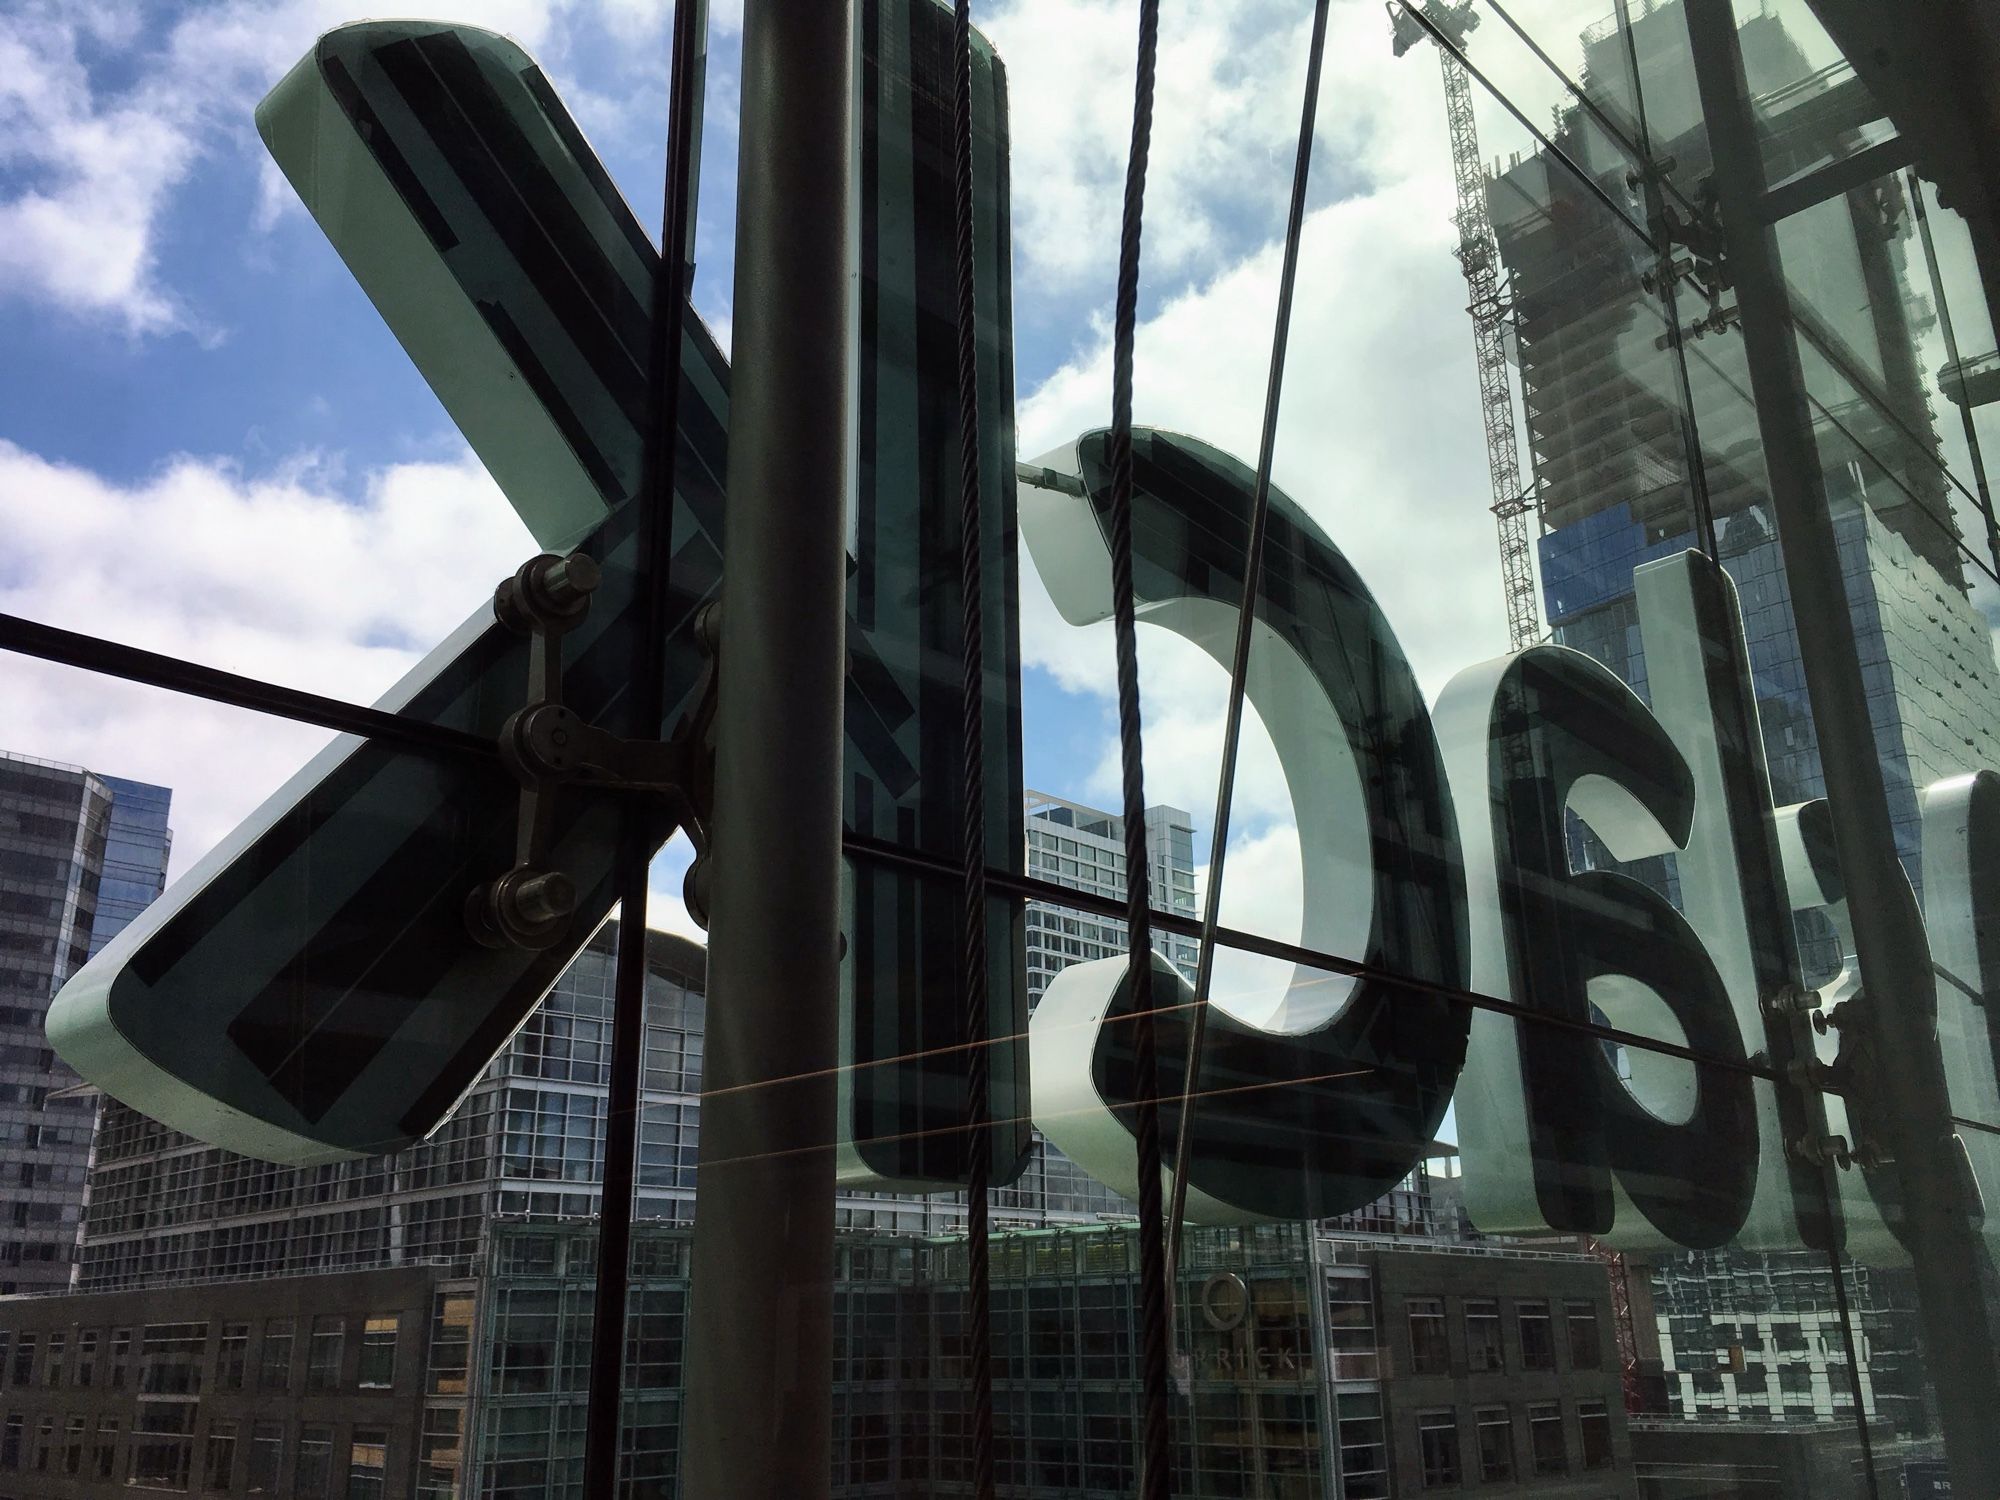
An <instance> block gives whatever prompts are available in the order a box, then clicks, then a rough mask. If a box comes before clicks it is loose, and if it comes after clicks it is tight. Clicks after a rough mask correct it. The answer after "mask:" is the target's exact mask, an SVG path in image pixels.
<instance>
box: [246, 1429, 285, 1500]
mask: <svg viewBox="0 0 2000 1500" xmlns="http://www.w3.org/2000/svg"><path fill="white" fill-rule="evenodd" d="M284 1467H285V1424H284V1423H283V1422H259V1423H258V1424H257V1425H256V1426H255V1427H253V1428H251V1429H250V1473H249V1476H248V1478H247V1479H246V1481H245V1483H244V1489H245V1490H246V1491H247V1492H248V1493H250V1494H252V1495H275V1494H277V1493H278V1477H279V1474H280V1472H281V1471H282V1470H283V1469H284Z"/></svg>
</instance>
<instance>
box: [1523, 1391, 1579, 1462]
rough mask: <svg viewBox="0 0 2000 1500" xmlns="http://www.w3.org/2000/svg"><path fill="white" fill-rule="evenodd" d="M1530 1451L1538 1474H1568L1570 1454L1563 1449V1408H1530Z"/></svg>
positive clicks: (1548, 1406)
mask: <svg viewBox="0 0 2000 1500" xmlns="http://www.w3.org/2000/svg"><path fill="white" fill-rule="evenodd" d="M1528 1451H1529V1452H1531V1453H1532V1454H1534V1457H1535V1472H1536V1473H1537V1474H1567V1473H1568V1472H1569V1452H1568V1450H1567V1449H1565V1448H1564V1447H1563V1418H1562V1408H1561V1407H1560V1406H1556V1405H1554V1404H1553V1403H1551V1404H1550V1405H1547V1406H1531V1407H1529V1408H1528Z"/></svg>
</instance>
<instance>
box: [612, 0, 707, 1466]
mask: <svg viewBox="0 0 2000 1500" xmlns="http://www.w3.org/2000/svg"><path fill="white" fill-rule="evenodd" d="M707 23H708V7H707V5H706V4H705V3H703V0H681V3H680V4H678V5H676V6H675V7H674V30H673V50H672V54H671V60H670V63H669V69H670V72H669V85H668V98H667V163H666V174H665V175H666V182H665V189H666V191H665V198H666V201H665V204H664V206H663V207H662V209H661V224H660V259H659V265H658V267H657V269H656V270H655V272H654V276H653V308H652V320H651V327H650V328H649V329H648V337H647V372H646V373H647V376H648V385H649V390H648V392H647V407H648V410H647V413H646V417H647V421H646V429H645V447H644V450H643V452H642V454H641V470H640V478H639V490H638V493H637V494H636V495H634V496H633V498H632V499H631V501H629V502H628V503H630V504H632V505H637V506H640V507H642V508H641V509H640V511H639V514H638V523H639V524H638V537H637V541H638V548H637V550H638V562H639V568H640V570H641V571H640V573H639V577H638V583H639V589H640V599H639V603H640V608H639V609H638V611H637V612H636V613H637V616H638V618H637V620H636V621H635V622H634V624H635V628H636V629H637V630H638V631H639V632H640V634H639V637H638V639H637V641H636V642H635V643H634V645H635V650H634V651H633V654H632V695H631V697H632V724H631V730H630V732H631V733H633V734H635V735H638V736H641V737H643V738H646V739H655V738H657V737H658V736H659V733H660V727H661V724H660V721H661V717H662V715H663V714H664V712H665V702H664V693H665V684H664V680H663V679H664V669H665V652H666V641H667V635H668V621H667V606H668V598H667V575H668V571H669V569H670V568H671V566H672V562H673V526H672V524H671V521H672V515H673V505H674V479H675V469H676V463H675V460H676V458H677V456H678V454H679V451H680V393H681V347H682V342H683V328H684V325H685V313H684V311H683V309H684V307H685V306H686V303H687V290H688V287H687V264H686V261H685V260H684V258H683V256H684V249H685V246H686V244H687V220H688V218H689V216H690V205H691V202H692V199H693V191H692V183H693V180H694V174H695V172H696V170H697V163H696V161H695V159H694V137H695V133H696V125H695V121H696V119H697V118H698V116H699V114H700V101H699V98H698V95H699V92H700V85H699V81H698V77H697V72H696V69H697V58H698V49H699V48H700V47H701V33H702V30H703V29H704V28H705V27H706V26H707ZM656 826H657V825H656V820H655V819H654V818H652V817H650V816H647V815H646V814H644V813H642V812H640V811H639V810H637V809H634V810H632V811H630V812H628V813H627V815H626V817H625V822H624V827H623V829H622V830H621V831H620V836H619V841H618V855H617V864H616V866H615V871H614V876H613V879H614V882H615V884H616V888H617V892H618V902H619V925H618V945H617V958H616V961H615V968H614V972H613V979H612V1009H611V1070H610V1091H609V1096H608V1098H607V1100H606V1105H605V1133H604V1176H603V1186H602V1189H601V1191H600V1193H599V1197H598V1235H597V1284H596V1287H595V1290H594V1292H593V1297H592V1307H591V1347H590V1384H589V1390H588V1396H587V1402H586V1405H585V1408H584V1448H583V1489H584V1493H585V1494H589V1495H609V1494H611V1493H613V1491H614V1490H615V1488H616V1487H617V1483H618V1430H619V1417H620V1415H621V1413H622V1411H623V1408H624V1400H623V1397H624V1381H625V1325H626V1320H627V1313H628V1307H627V1303H628V1288H629V1286H630V1277H631V1250H632V1197H633V1185H634V1184H633V1178H634V1169H635V1166H636V1161H635V1158H636V1156H637V1140H636V1136H637V1126H638V1121H637V1119H636V1116H637V1114H638V1108H639V1094H640V1088H639V1086H640V1081H641V1080H640V1074H641V1072H642V1068H643V1063H644V1060H645V1030H646V986H647V980H648V977H649V976H650V973H651V968H652V965H651V963H650V962H649V955H648V953H647V948H648V943H647V937H646V901H647V885H648V878H647V877H648V875H649V873H650V870H651V866H652V861H653V851H654V849H655V848H656V847H657V842H656V838H655V830H656Z"/></svg>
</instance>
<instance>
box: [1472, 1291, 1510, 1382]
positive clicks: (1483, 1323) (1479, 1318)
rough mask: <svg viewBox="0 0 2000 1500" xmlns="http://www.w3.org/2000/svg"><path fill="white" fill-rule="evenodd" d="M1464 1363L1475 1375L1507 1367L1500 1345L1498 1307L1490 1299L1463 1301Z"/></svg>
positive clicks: (1497, 1304) (1498, 1305)
mask: <svg viewBox="0 0 2000 1500" xmlns="http://www.w3.org/2000/svg"><path fill="white" fill-rule="evenodd" d="M1465 1364H1466V1368H1467V1369H1469V1370H1471V1371H1473V1372H1474V1373H1475V1374H1477V1373H1479V1372H1480V1371H1485V1370H1504V1369H1506V1368H1507V1357H1506V1355H1505V1353H1504V1352H1503V1351H1502V1349H1501V1345H1500V1304H1499V1303H1498V1302H1495V1301H1493V1300H1492V1299H1491V1298H1488V1297H1479V1298H1468V1299H1466V1303H1465Z"/></svg>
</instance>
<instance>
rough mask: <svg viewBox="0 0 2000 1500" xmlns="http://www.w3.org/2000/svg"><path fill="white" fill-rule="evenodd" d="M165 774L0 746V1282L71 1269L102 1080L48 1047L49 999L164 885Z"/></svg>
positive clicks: (68, 1273) (32, 1286)
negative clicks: (102, 769)
mask: <svg viewBox="0 0 2000 1500" xmlns="http://www.w3.org/2000/svg"><path fill="white" fill-rule="evenodd" d="M171 795H172V794H171V793H170V792H168V790H167V789H166V788H164V787H155V786H148V785H146V784H144V783H142V782H134V781H123V780H119V779H117V778H113V777H101V776H97V775H95V774H93V773H92V772H89V771H85V770H82V769H80V768H78V767H73V766H61V765H55V764H52V763H50V762H46V761H39V760H34V759H31V758H29V757H26V756H20V755H12V754H7V753H4V752H0V1133H4V1140H0V1293H11V1292H20V1291H47V1290H56V1289H60V1288H64V1287H67V1286H69V1285H70V1284H71V1279H72V1277H73V1276H74V1274H75V1271H76V1263H77V1238H78V1231H79V1228H80V1225H81V1222H82V1217H83V1204H84V1193H85V1186H86V1176H87V1171H88V1168H89V1163H90V1152H91V1138H92V1121H93V1116H94V1113H95V1110H96V1106H97V1096H96V1094H95V1093H94V1092H91V1091H88V1090H82V1089H79V1087H78V1085H79V1083H80V1080H79V1079H78V1078H77V1076H76V1074H75V1073H73V1072H72V1071H71V1070H70V1069H69V1068H68V1067H66V1066H65V1065H64V1064H63V1063H62V1062H61V1061H60V1060H58V1059H57V1058H56V1056H55V1054H54V1053H53V1052H52V1051H51V1050H50V1049H49V1045H48V1039H47V1037H46V1035H45V1034H44V1026H45V1018H46V1016H47V1014H48V1006H49V1001H50V999H51V998H52V997H53V996H54V995H55V992H56V991H57V989H59V988H60V987H61V986H62V983H63V981H64V980H66V979H67V978H69V976H70V975H71V974H72V973H74V972H75V971H76V970H77V969H79V968H81V967H82V965H83V962H84V960H85V959H87V958H88V957H89V956H90V955H91V954H93V953H96V952H97V951H98V950H99V949H101V948H102V947H103V946H104V945H105V944H106V943H108V942H109V941H110V940H111V939H112V938H113V937H114V936H116V935H117V933H118V932H119V930H120V929H121V928H123V927H124V925H125V924H126V923H127V922H129V921H130V920H131V919H132V918H133V917H134V916H136V915H137V914H138V913H139V912H140V911H141V910H143V909H144V907H145V906H146V904H147V903H148V902H150V901H151V900H152V899H153V898H154V897H155V896H157V895H159V893H160V891H161V889H162V887H163V886H164V884H165V881H166V872H167V859H168V855H169V852H170V850H171V847H172V836H171V835H170V833H169V832H168V829H167V814H168V808H169V804H170V800H171Z"/></svg>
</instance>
